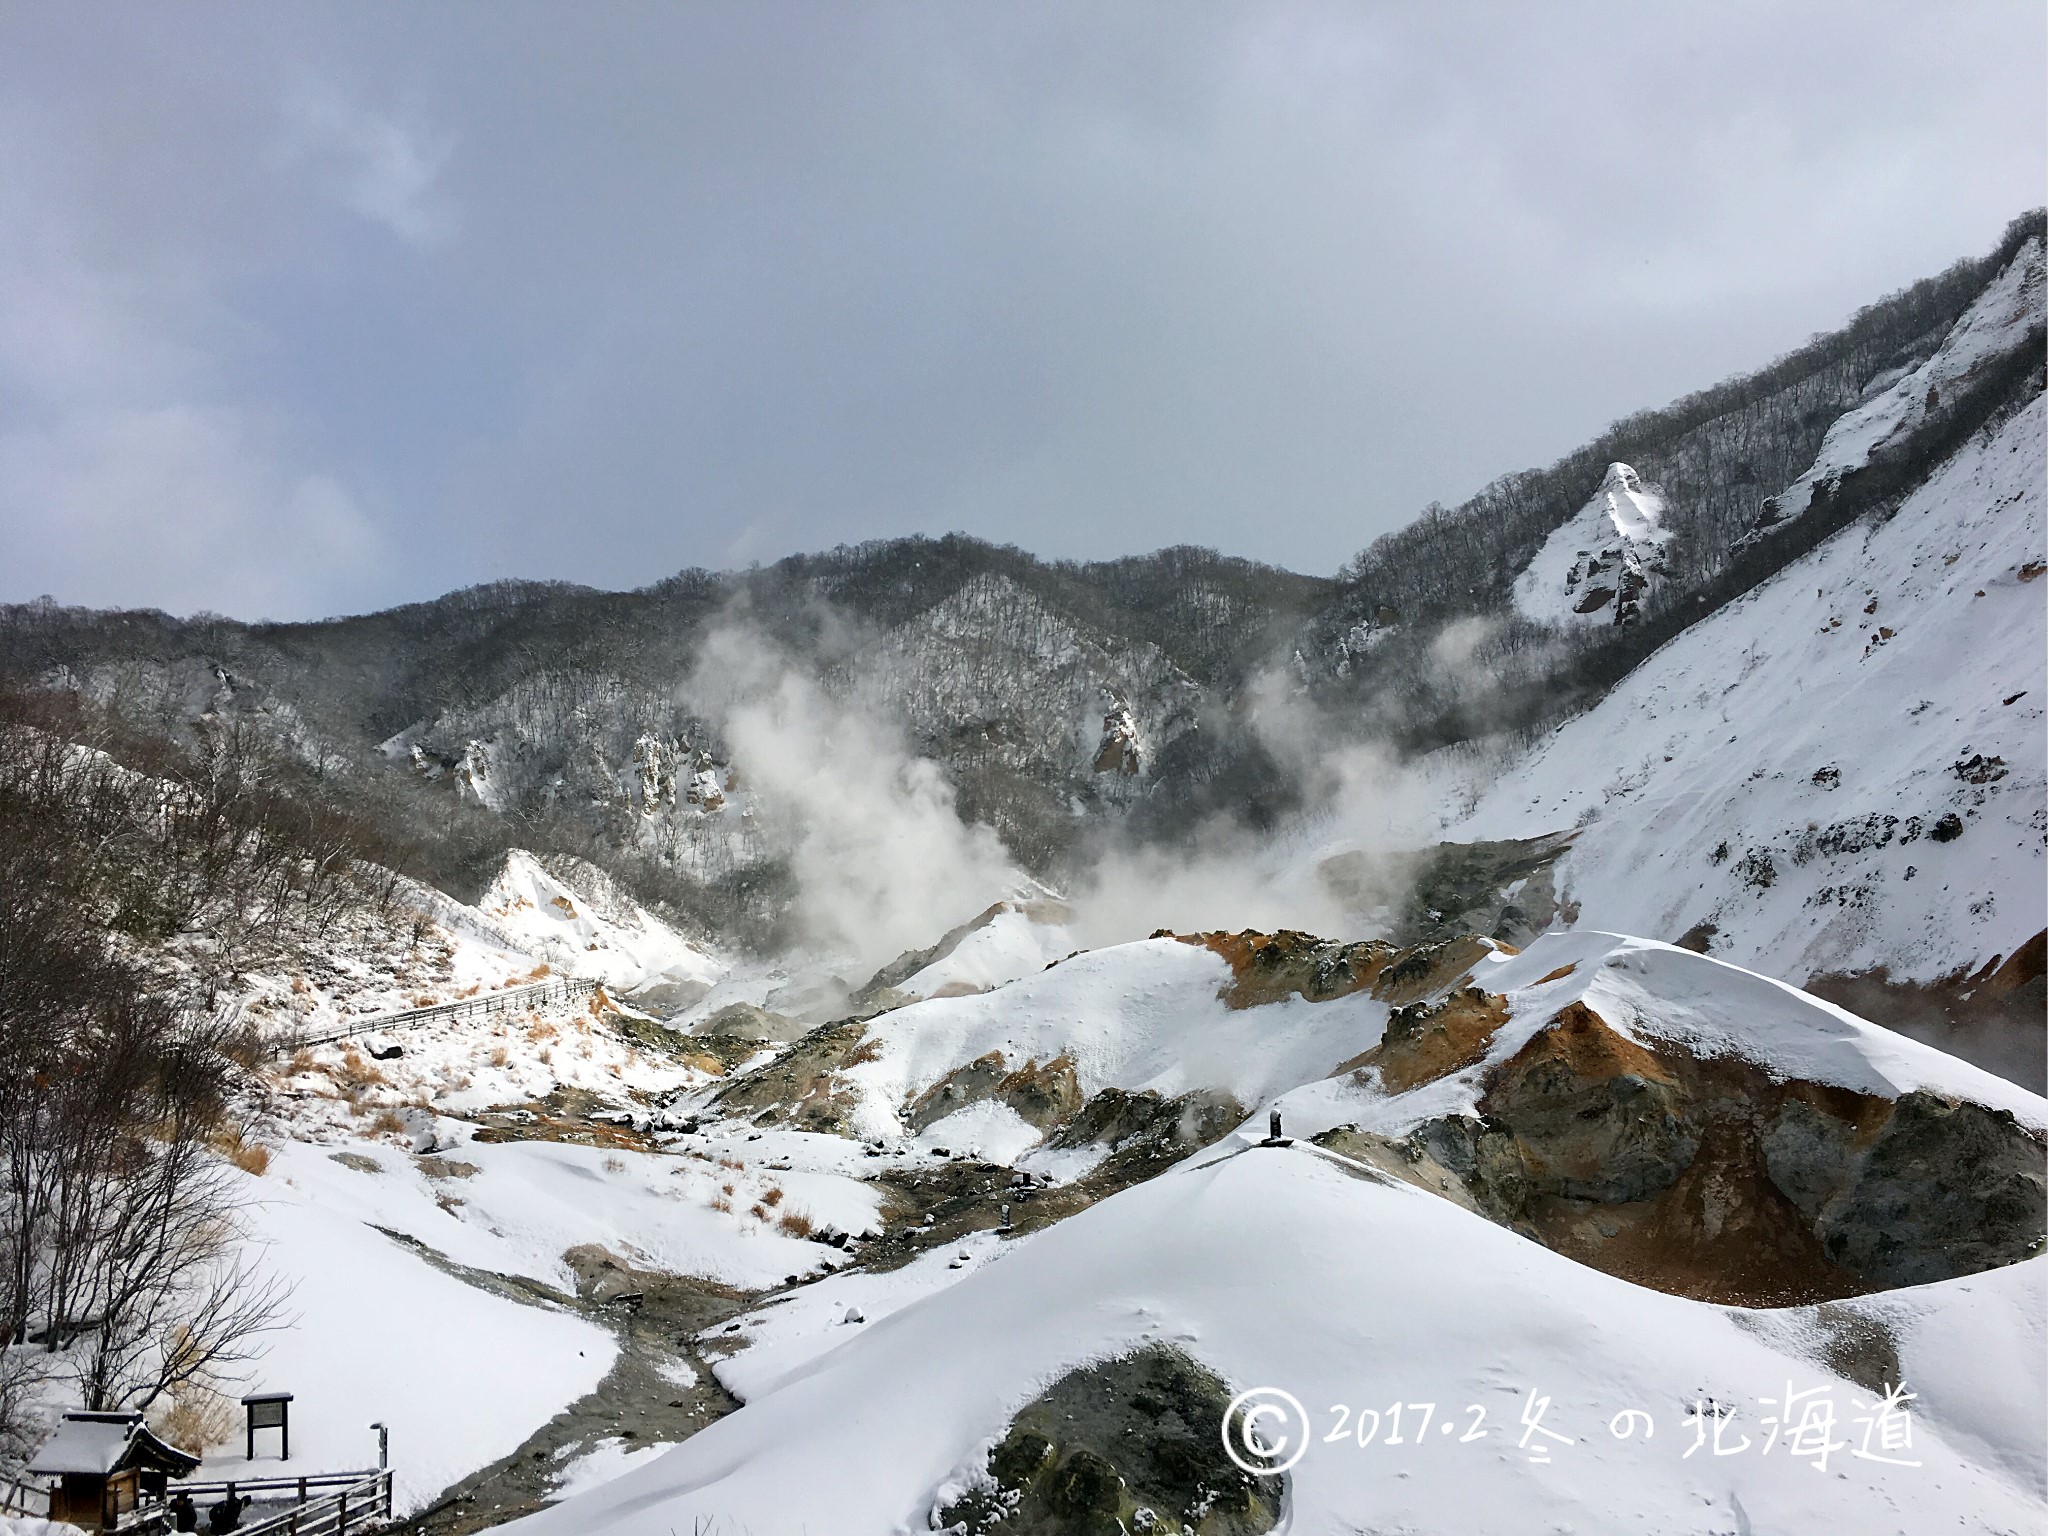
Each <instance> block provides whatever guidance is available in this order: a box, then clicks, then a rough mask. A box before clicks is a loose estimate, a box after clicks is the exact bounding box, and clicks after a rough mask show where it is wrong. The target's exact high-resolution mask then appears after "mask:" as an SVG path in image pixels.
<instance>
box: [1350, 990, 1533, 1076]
mask: <svg viewBox="0 0 2048 1536" xmlns="http://www.w3.org/2000/svg"><path fill="white" fill-rule="evenodd" d="M1507 1019H1508V1005H1507V1000H1506V999H1505V998H1502V997H1499V996H1496V995H1495V994H1494V993H1491V992H1487V991H1483V990H1482V989H1480V988H1478V987H1460V988H1459V989H1458V990H1457V991H1456V992H1453V993H1451V994H1450V995H1449V996H1447V997H1441V998H1437V999H1436V1000H1434V1001H1431V1002H1417V1003H1408V1004H1406V1005H1404V1006H1402V1007H1399V1008H1396V1009H1395V1010H1394V1011H1393V1012H1392V1013H1391V1014H1389V1015H1388V1016H1387V1028H1386V1033H1385V1034H1383V1035H1382V1036H1381V1037H1380V1043H1379V1044H1378V1045H1376V1046H1374V1047H1373V1048H1372V1049H1371V1050H1369V1051H1367V1052H1366V1053H1365V1054H1364V1055H1363V1056H1359V1057H1357V1058H1355V1059H1354V1060H1352V1061H1348V1062H1346V1063H1345V1064H1344V1066H1343V1067H1340V1068H1338V1070H1339V1071H1344V1070H1347V1069H1353V1070H1355V1069H1358V1068H1372V1069H1375V1070H1376V1071H1377V1072H1378V1074H1379V1084H1380V1087H1381V1088H1382V1089H1383V1090H1384V1091H1385V1092H1388V1093H1406V1092H1407V1091H1408V1090H1409V1089H1410V1088H1414V1087H1417V1086H1419V1085H1421V1084H1423V1083H1427V1082H1433V1081H1435V1080H1436V1079H1437V1078H1440V1077H1448V1076H1449V1075H1450V1074H1451V1073H1453V1072H1457V1071H1461V1070H1462V1069H1464V1068H1466V1067H1469V1066H1473V1065H1476V1064H1477V1063H1478V1062H1479V1061H1481V1060H1482V1059H1484V1057H1485V1055H1486V1048H1487V1046H1488V1045H1490V1044H1491V1043H1492V1041H1493V1036H1494V1032H1495V1031H1496V1030H1498V1029H1499V1028H1500V1027H1501V1025H1503V1024H1505V1023H1506V1022H1507Z"/></svg>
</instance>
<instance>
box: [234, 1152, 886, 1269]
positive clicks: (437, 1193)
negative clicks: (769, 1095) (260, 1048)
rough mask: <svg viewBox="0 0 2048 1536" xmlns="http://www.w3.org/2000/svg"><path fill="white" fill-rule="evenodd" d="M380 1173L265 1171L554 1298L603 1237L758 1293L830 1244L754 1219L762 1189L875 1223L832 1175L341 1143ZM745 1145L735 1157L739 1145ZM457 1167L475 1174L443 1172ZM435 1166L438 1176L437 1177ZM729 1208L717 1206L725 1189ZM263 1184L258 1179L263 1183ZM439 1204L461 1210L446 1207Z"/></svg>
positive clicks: (631, 1256)
mask: <svg viewBox="0 0 2048 1536" xmlns="http://www.w3.org/2000/svg"><path fill="white" fill-rule="evenodd" d="M346 1150H347V1152H348V1153H349V1154H350V1155H351V1156H352V1157H355V1158H367V1159H368V1160H369V1161H371V1162H374V1163H375V1164H376V1165H377V1167H378V1169H379V1171H378V1172H377V1173H374V1174H372V1173H367V1172H364V1171H361V1170H360V1169H357V1168H352V1167H349V1166H346V1165H344V1164H342V1163H340V1162H337V1161H335V1159H334V1158H333V1156H332V1155H331V1154H329V1153H328V1152H327V1149H325V1148H317V1149H316V1148H311V1147H304V1146H300V1145H296V1144H293V1145H287V1146H286V1147H285V1148H283V1149H282V1151H281V1152H280V1153H279V1154H278V1159H277V1161H275V1162H274V1163H273V1165H272V1166H273V1171H274V1172H281V1173H282V1175H283V1176H284V1177H285V1178H286V1179H288V1180H290V1181H292V1183H293V1184H294V1185H295V1186H297V1187H299V1188H302V1189H304V1190H306V1191H308V1192H309V1193H312V1194H314V1195H315V1196H316V1197H317V1198H318V1200H319V1202H320V1204H321V1207H322V1209H324V1210H326V1211H328V1212H331V1213H334V1214H337V1215H345V1216H349V1217H352V1218H353V1219H355V1220H357V1221H360V1222H363V1223H365V1224H366V1225H373V1226H377V1227H382V1228H385V1229H387V1230H390V1231H394V1232H402V1233H404V1234H405V1235H406V1236H407V1237H410V1238H413V1239H414V1240H416V1241H417V1242H419V1243H422V1244H423V1245H425V1246H426V1247H428V1248H431V1249H433V1250H434V1251H435V1252H436V1253H439V1254H442V1255H444V1256H446V1257H447V1258H449V1259H452V1260H454V1261H455V1262H456V1263H458V1264H461V1265H464V1266H465V1267H467V1268H470V1269H479V1270H486V1271H489V1272H491V1273H494V1274H503V1275H525V1276H528V1277H530V1278H532V1279H535V1280H539V1281H541V1282H543V1283H545V1284H547V1285H551V1286H554V1287H555V1288H556V1289H558V1290H563V1291H568V1290H573V1289H574V1286H575V1279H574V1275H573V1273H572V1272H571V1271H570V1269H569V1267H568V1265H567V1264H565V1263H564V1262H563V1259H562V1255H563V1253H564V1252H566V1251H567V1250H568V1249H570V1248H574V1247H577V1246H579V1245H582V1244H585V1243H597V1244H600V1245H602V1246H604V1247H606V1248H609V1249H610V1250H611V1251H612V1252H613V1253H615V1254H617V1255H619V1256H620V1257H621V1258H623V1259H626V1260H628V1261H629V1262H631V1263H633V1264H634V1265H635V1266H636V1267H639V1268H643V1269H653V1270H660V1271H662V1272H664V1273H668V1274H676V1275H699V1276H702V1277H704V1278H706V1279H711V1280H719V1281H723V1282H725V1283H727V1284H730V1285H739V1286H745V1287H748V1288H750V1289H759V1288H763V1287H766V1286H771V1285H778V1284H780V1283H781V1281H782V1279H783V1277H784V1276H785V1275H788V1274H791V1273H802V1272H806V1271H808V1270H810V1269H812V1268H813V1267H815V1266H816V1265H817V1264H818V1263H819V1262H820V1260H821V1259H822V1258H829V1257H832V1255H831V1252H830V1250H827V1249H824V1248H821V1247H820V1246H819V1245H818V1244H816V1243H811V1242H805V1241H803V1240H802V1239H800V1238H794V1237H789V1236H787V1235H785V1234H784V1233H782V1232H781V1231H779V1230H777V1229H776V1227H775V1224H774V1219H773V1215H772V1214H771V1216H770V1217H769V1218H768V1219H765V1220H764V1219H761V1218H757V1217H754V1216H751V1215H750V1214H749V1212H750V1211H751V1209H752V1207H753V1206H754V1205H755V1204H756V1203H757V1202H758V1201H760V1200H761V1198H762V1196H763V1195H765V1194H766V1193H767V1192H768V1191H769V1190H770V1189H776V1188H779V1189H781V1190H782V1191H783V1203H782V1204H781V1205H780V1206H778V1207H773V1208H771V1207H767V1206H763V1209H764V1210H771V1212H773V1211H779V1210H787V1209H792V1208H793V1209H797V1210H801V1211H804V1212H806V1213H807V1214H808V1215H810V1216H811V1217H812V1218H813V1219H814V1220H815V1221H816V1222H818V1223H819V1224H820V1225H826V1224H830V1225H832V1226H836V1227H838V1228H839V1229H840V1230H841V1231H852V1232H858V1231H861V1230H864V1229H865V1228H867V1227H868V1226H869V1225H870V1224H872V1223H873V1222H874V1220H875V1217H876V1215H877V1205H878V1202H877V1197H876V1194H875V1192H874V1190H873V1189H872V1188H871V1187H870V1186H868V1185H865V1184H862V1183H860V1182H859V1181H858V1180H856V1179H852V1178H849V1177H847V1176H845V1175H843V1174H838V1173H830V1172H824V1173H818V1172H809V1171H805V1170H801V1169H790V1170H776V1171H770V1170H768V1169H767V1168H765V1167H764V1166H762V1164H761V1163H760V1162H759V1161H757V1160H754V1159H748V1158H740V1157H730V1158H729V1159H728V1160H729V1161H733V1162H745V1163H746V1164H747V1166H744V1167H737V1168H727V1167H721V1166H719V1165H718V1163H717V1162H716V1161H714V1160H712V1159H710V1158H709V1157H706V1158H692V1157H688V1156H675V1157H671V1156H666V1155H653V1154H649V1153H644V1152H631V1151H609V1150H606V1149H604V1148H601V1147H584V1146H574V1145H570V1144H568V1143H564V1142H557V1141H508V1142H493V1143H481V1142H469V1143H465V1144H463V1145H460V1146H457V1147H454V1148H452V1149H450V1150H449V1151H447V1152H444V1153H440V1154H437V1155H436V1156H433V1157H424V1158H415V1157H410V1156H408V1155H407V1154H405V1153H404V1152H401V1151H399V1150H398V1149H396V1148H394V1147H391V1146H388V1145H384V1144H380V1143H376V1142H358V1143H355V1144H353V1145H351V1146H349V1147H348V1148H347V1149H346ZM736 1150H740V1149H736ZM451 1165H452V1166H453V1167H454V1168H455V1169H474V1170H476V1171H475V1172H472V1173H467V1174H453V1175H451V1174H449V1173H448V1172H446V1170H447V1169H449V1168H450V1166H451ZM437 1171H440V1172H441V1176H440V1177H436V1176H435V1174H436V1172H437ZM728 1184H730V1185H732V1187H733V1193H732V1194H731V1195H729V1196H723V1198H725V1199H726V1200H727V1201H728V1202H729V1203H730V1204H731V1206H732V1210H731V1211H720V1210H716V1209H714V1208H713V1207H712V1204H711V1202H712V1201H713V1200H714V1199H718V1198H720V1197H721V1196H722V1195H723V1190H724V1187H725V1186H726V1185H728ZM267 1185H268V1180H266V1187H267ZM443 1200H447V1201H453V1202H459V1203H457V1204H455V1205H453V1207H452V1208H450V1207H449V1206H444V1205H443V1204H441V1203H440V1202H441V1201H443Z"/></svg>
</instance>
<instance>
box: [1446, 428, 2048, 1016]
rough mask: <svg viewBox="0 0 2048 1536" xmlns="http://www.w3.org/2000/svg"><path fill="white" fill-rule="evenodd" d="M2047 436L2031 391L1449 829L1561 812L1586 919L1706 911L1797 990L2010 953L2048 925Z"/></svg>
mask: <svg viewBox="0 0 2048 1536" xmlns="http://www.w3.org/2000/svg"><path fill="white" fill-rule="evenodd" d="M2043 430H2044V413H2043V402H2042V401H2041V400H2039V399H2036V400H2035V401H2034V402H2033V403H2031V404H2030V405H2028V406H2027V407H2026V408H2025V409H2024V410H2022V411H2020V412H2019V413H2018V414H2016V415H2015V416H2013V417H2012V418H2011V419H2010V420H2008V421H2006V422H2005V423H2004V424H2003V425H2001V426H1999V427H1997V428H1996V429H1995V430H1993V431H1990V432H1988V433H1986V434H1980V435H1979V436H1978V437H1977V438H1975V439H1973V440H1972V441H1971V442H1970V443H1969V444H1968V445H1966V446H1965V448H1964V449H1963V450H1962V451H1960V452H1959V453H1957V454H1956V455H1955V456H1954V457H1953V458H1952V459H1951V460H1950V461H1949V462H1948V463H1946V464H1945V465H1943V466H1942V467H1941V469H1940V470H1938V471H1937V472H1936V473H1935V474H1934V475H1933V476H1932V477H1931V478H1930V479H1929V481H1928V482H1927V483H1926V484H1924V485H1923V486H1921V487H1920V489H1919V490H1917V491H1916V492H1914V493H1913V495H1912V496H1910V497H1909V498H1908V499H1907V500H1906V502H1905V503H1904V505H1903V506H1901V507H1900V508H1899V510H1898V512H1897V513H1896V514H1895V515H1894V516H1892V517H1891V518H1889V519H1888V520H1885V521H1882V522H1877V521H1869V520H1866V521H1862V522H1858V523H1856V524H1854V525H1852V526H1851V527H1849V528H1847V529H1844V530H1843V531H1842V532H1841V533H1839V534H1836V535H1835V536H1834V537H1832V538H1831V539H1829V540H1828V541H1827V542H1826V543H1824V544H1822V545H1821V546H1820V547H1819V548H1818V549H1816V550H1814V551H1813V552H1812V553H1811V554H1809V555H1807V556H1805V557H1803V558H1802V559H1800V560H1798V561H1796V562H1794V563H1793V564H1792V565H1790V566H1788V567H1787V568H1786V569H1785V570H1783V571H1781V572H1780V573H1779V574H1778V575H1777V576H1775V577H1773V578H1772V579H1771V580H1769V581H1767V582H1765V583H1763V584H1762V585H1761V586H1759V587H1758V588H1756V589H1755V590H1754V591H1752V592H1750V593H1749V594H1748V595H1747V596H1745V597H1743V598H1741V599H1739V600H1738V601H1736V602H1734V603H1731V604H1729V605H1728V606H1727V607H1726V608H1724V609H1722V610H1720V611H1718V612H1716V613H1714V614H1712V615H1711V616H1709V617H1708V618H1706V619H1705V620H1703V621H1702V622H1700V623H1699V624H1696V625H1694V626H1693V627H1692V628H1691V629H1689V630H1687V631H1686V632H1685V633H1683V634H1682V635H1680V636H1679V637H1678V638H1677V639H1675V640H1673V641H1672V642H1671V643H1670V644H1668V645H1666V646H1665V647H1664V648H1663V649H1661V650H1660V651H1658V652H1657V653H1656V654H1655V655H1653V656H1651V657H1650V658H1649V659H1648V660H1647V661H1645V662H1644V663H1643V664H1642V665H1641V666H1640V667H1638V668H1637V669H1636V670H1635V671H1634V672H1633V673H1631V674H1630V675H1629V676H1628V677H1627V678H1626V679H1624V680H1623V681H1622V682H1621V683H1620V684H1619V685H1618V686H1617V687H1616V688H1615V689H1614V690H1613V691H1612V692H1611V693H1610V694H1608V696H1607V697H1606V698H1604V699H1603V700H1602V701H1601V702H1600V703H1599V705H1597V706H1596V707H1595V708H1593V709H1591V710H1589V711H1588V712H1587V713H1586V714H1584V715H1582V716H1580V717H1578V718H1577V719H1575V720H1572V721H1570V722H1569V723H1567V724H1566V725H1564V726H1563V727H1561V728H1560V729H1559V730H1557V731H1556V732H1555V733H1553V735H1552V736H1551V737H1550V738H1549V739H1548V740H1546V741H1544V742H1543V743H1541V744H1540V745H1539V746H1538V747H1537V748H1536V749H1535V750H1534V751H1532V752H1531V753H1529V754H1528V756H1527V757H1526V758H1525V759H1523V760H1522V761H1520V762H1519V763H1517V764H1515V765H1514V766H1513V767H1512V768H1511V769H1510V771H1508V772H1507V773H1506V774H1504V775H1503V776H1502V777H1501V778H1500V779H1499V780H1498V781H1497V782H1495V783H1494V784H1493V785H1492V786H1491V787H1490V788H1489V789H1488V790H1487V791H1486V793H1485V794H1484V796H1483V797H1482V799H1481V800H1480V802H1479V804H1478V806H1477V808H1476V809H1475V810H1474V811H1473V812H1472V813H1471V814H1470V815H1469V816H1468V817H1466V818H1465V819H1464V820H1463V821H1462V822H1461V823H1460V824H1459V825H1458V826H1456V827H1455V828H1454V829H1453V830H1452V832H1451V834H1450V835H1451V836H1453V837H1456V838H1461V839H1478V838H1504V837H1518V836H1530V835H1534V834H1536V833H1539V832H1544V831H1555V830H1560V829H1566V828H1571V827H1574V826H1576V827H1578V828H1579V834H1578V838H1577V841H1576V842H1575V843H1574V845H1573V846H1572V848H1571V850H1570V852H1569V853H1568V854H1567V855H1566V856H1565V858H1564V860H1563V861H1562V863H1561V864H1560V866H1559V889H1560V895H1561V897H1562V898H1563V900H1564V901H1565V903H1566V904H1567V910H1570V909H1571V904H1574V903H1575V904H1576V911H1577V920H1578V922H1579V924H1580V925H1581V926H1590V927H1597V928H1614V929H1625V930H1628V931H1632V932H1640V933H1649V934H1654V935H1656V936H1659V937H1662V938H1667V939H1676V938H1678V937H1679V936H1681V935H1683V934H1685V933H1687V932H1688V931H1689V930H1693V929H1695V928H1696V927H1699V926H1700V925H1709V926H1710V929H1711V945H1712V951H1713V953H1715V954H1717V955H1724V956H1726V957H1728V958H1730V959H1733V960H1736V961H1738V962H1740V963H1741V964H1744V965H1749V966H1754V967H1756V968H1757V969H1759V970H1763V971H1766V972H1769V973H1770V974H1772V975H1775V976H1781V977H1785V978H1787V979H1789V980H1792V981H1802V980H1805V979H1806V978H1808V977H1811V976H1814V975H1817V974H1821V973H1826V972H1844V971H1861V970H1866V969H1869V968H1871V967H1875V966H1887V967H1889V968H1890V971H1891V974H1892V975H1893V976H1894V977H1895V978H1912V979H1915V980H1932V979H1934V978H1937V977H1940V976H1943V975H1946V974H1949V973H1952V972H1954V971H1956V970H1958V969H1962V970H1975V969H1976V968H1977V967H1978V966H1980V965H1982V964H1983V963H1984V962H1986V961H1987V960H1989V959H1990V958H1992V957H1993V956H1994V955H2010V954H2011V953H2013V951H2014V950H2015V949H2017V948H2018V947H2019V946H2020V944H2021V943H2023V942H2024V941H2025V940H2027V939H2028V938H2030V937H2031V936H2033V935H2034V934H2036V933H2039V932H2040V931H2041V930H2042V929H2043V927H2044V926H2048V879H2044V874H2048V872H2044V867H2043V837H2044V833H2048V775H2044V766H2048V765H2044V761H2043V753H2042V732H2043V722H2044V720H2048V715H2044V713H2043V704H2044V702H2048V663H2044V650H2048V623H2044V617H2043V597H2044V589H2043V587H2042V586H2040V585H2036V584H2035V578H2037V577H2038V576H2040V575H2041V574H2042V569H2043V565H2042V562H2043V559H2044V547H2043V517H2042V508H2043V499H2044V462H2043ZM1706 931H1707V929H1702V932H1706Z"/></svg>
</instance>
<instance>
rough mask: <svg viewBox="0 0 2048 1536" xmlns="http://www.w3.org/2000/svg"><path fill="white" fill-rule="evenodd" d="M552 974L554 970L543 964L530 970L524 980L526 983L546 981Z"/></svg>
mask: <svg viewBox="0 0 2048 1536" xmlns="http://www.w3.org/2000/svg"><path fill="white" fill-rule="evenodd" d="M554 974H555V968H554V967H553V966H551V965H547V964H545V963H543V964H541V965H536V966H535V967H534V968H533V969H532V970H530V971H528V972H527V973H526V979H527V980H528V981H546V980H547V979H548V978H549V977H550V976H552V975H554Z"/></svg>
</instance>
